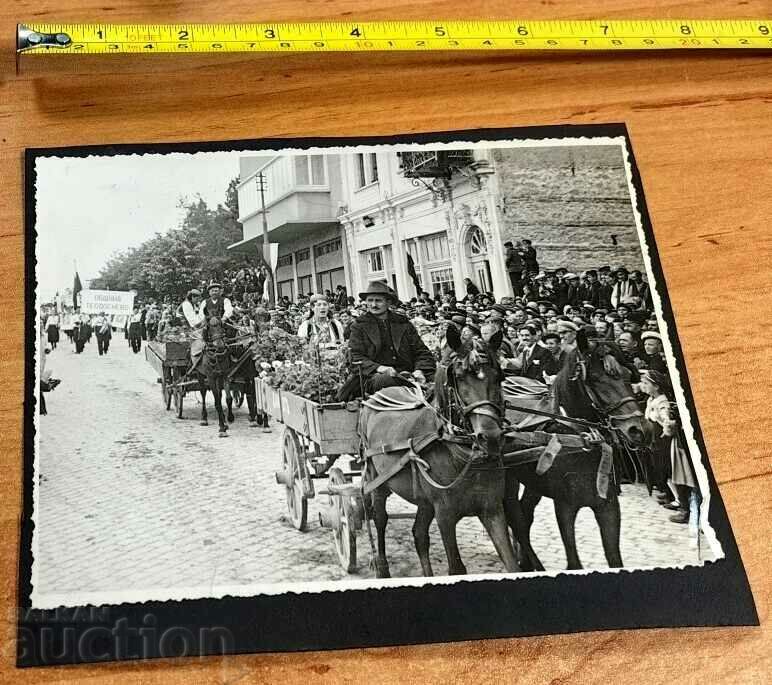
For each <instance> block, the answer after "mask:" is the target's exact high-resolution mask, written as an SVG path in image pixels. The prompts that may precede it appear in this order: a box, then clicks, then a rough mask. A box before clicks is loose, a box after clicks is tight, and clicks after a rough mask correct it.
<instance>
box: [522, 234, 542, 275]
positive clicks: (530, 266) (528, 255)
mask: <svg viewBox="0 0 772 685" xmlns="http://www.w3.org/2000/svg"><path fill="white" fill-rule="evenodd" d="M520 242H521V243H522V245H523V252H522V254H523V261H524V262H525V274H526V276H533V275H534V274H538V273H539V259H538V258H537V256H536V249H535V248H534V246H533V243H531V241H530V240H528V238H523V239H522V240H521V241H520Z"/></svg>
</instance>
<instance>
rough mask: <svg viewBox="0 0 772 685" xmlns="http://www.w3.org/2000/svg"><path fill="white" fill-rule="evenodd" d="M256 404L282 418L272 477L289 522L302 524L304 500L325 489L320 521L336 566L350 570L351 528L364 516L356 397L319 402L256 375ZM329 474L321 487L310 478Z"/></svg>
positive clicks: (356, 527)
mask: <svg viewBox="0 0 772 685" xmlns="http://www.w3.org/2000/svg"><path fill="white" fill-rule="evenodd" d="M255 389H256V396H257V405H258V407H259V408H260V409H262V410H263V411H264V412H266V413H267V414H269V415H271V416H272V417H273V419H274V420H275V421H278V422H279V423H282V424H283V429H282V438H281V441H282V454H281V468H280V469H279V470H278V471H277V472H276V482H277V483H279V484H280V485H283V486H284V487H285V489H286V497H287V511H288V514H289V518H290V521H291V522H292V525H293V526H294V527H295V528H297V529H298V530H300V531H304V530H306V528H307V523H308V500H309V499H312V498H314V497H315V496H316V495H318V494H319V495H325V496H326V497H327V500H326V501H325V502H324V503H323V507H322V510H321V512H320V513H319V522H320V524H321V525H322V526H324V527H325V528H330V529H331V531H332V535H333V541H334V545H335V551H336V554H337V556H338V560H339V561H340V564H341V566H342V567H343V568H344V569H345V570H346V571H347V572H349V573H351V572H353V571H354V570H355V569H356V565H357V559H356V534H357V531H359V530H361V528H362V525H363V520H364V505H363V503H362V498H361V496H360V494H359V486H358V485H355V484H354V483H353V479H354V478H356V477H358V476H360V475H361V474H360V464H359V461H358V459H357V457H358V454H359V436H358V434H357V422H358V420H359V403H358V402H348V403H342V402H339V403H334V404H320V403H318V402H313V401H312V400H308V399H306V398H305V397H301V396H299V395H296V394H294V393H292V392H288V391H286V390H278V389H276V388H273V387H271V386H270V385H269V384H268V383H266V382H264V381H263V380H262V379H260V378H257V379H256V380H255ZM342 455H349V456H350V459H349V461H348V463H347V464H346V467H345V468H340V467H339V466H336V465H335V463H336V461H337V460H338V458H339V457H341V456H342ZM319 479H326V480H328V485H327V487H326V488H324V489H321V490H318V491H317V490H316V488H315V487H314V481H315V480H319Z"/></svg>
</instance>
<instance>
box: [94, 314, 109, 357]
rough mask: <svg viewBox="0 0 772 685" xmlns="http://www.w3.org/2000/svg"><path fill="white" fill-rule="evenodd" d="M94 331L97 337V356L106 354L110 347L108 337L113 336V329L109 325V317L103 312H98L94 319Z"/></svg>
mask: <svg viewBox="0 0 772 685" xmlns="http://www.w3.org/2000/svg"><path fill="white" fill-rule="evenodd" d="M94 332H95V333H96V339H97V350H98V351H99V356H100V357H101V356H102V355H103V354H107V350H108V349H109V348H110V338H112V337H113V329H112V327H111V326H110V317H109V316H107V314H105V313H104V312H99V316H97V317H96V318H95V319H94Z"/></svg>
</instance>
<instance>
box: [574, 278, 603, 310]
mask: <svg viewBox="0 0 772 685" xmlns="http://www.w3.org/2000/svg"><path fill="white" fill-rule="evenodd" d="M584 279H585V280H584V283H583V284H582V286H581V287H580V289H579V296H580V298H581V300H582V302H589V303H590V304H591V305H592V306H593V307H595V308H596V309H597V308H598V307H600V283H599V282H598V272H597V271H595V270H594V269H590V270H589V271H586V272H585V274H584Z"/></svg>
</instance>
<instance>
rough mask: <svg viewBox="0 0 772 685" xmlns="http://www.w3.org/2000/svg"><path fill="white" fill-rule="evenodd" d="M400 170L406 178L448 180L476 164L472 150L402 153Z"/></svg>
mask: <svg viewBox="0 0 772 685" xmlns="http://www.w3.org/2000/svg"><path fill="white" fill-rule="evenodd" d="M398 154H399V168H400V171H401V172H402V174H403V175H404V176H405V178H447V179H449V178H450V177H451V176H452V175H453V172H454V171H456V170H457V169H460V168H463V167H466V166H469V165H470V164H472V163H473V162H474V153H473V152H472V150H441V151H440V150H422V151H420V152H401V153H398Z"/></svg>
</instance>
